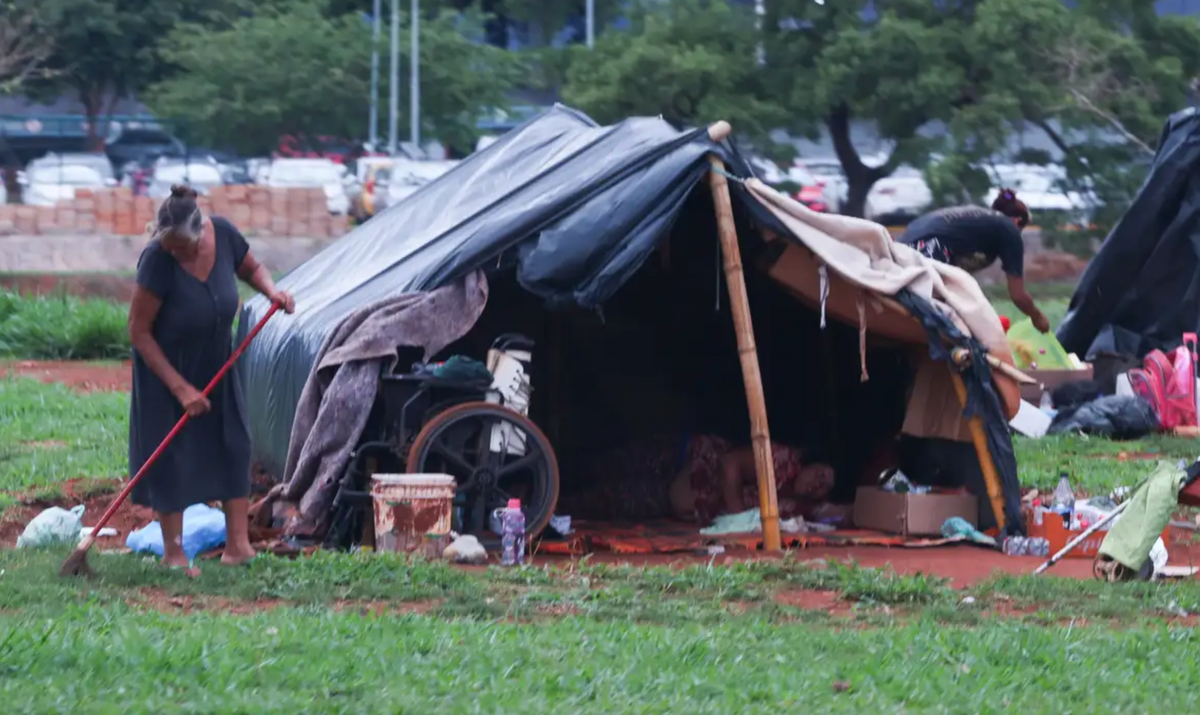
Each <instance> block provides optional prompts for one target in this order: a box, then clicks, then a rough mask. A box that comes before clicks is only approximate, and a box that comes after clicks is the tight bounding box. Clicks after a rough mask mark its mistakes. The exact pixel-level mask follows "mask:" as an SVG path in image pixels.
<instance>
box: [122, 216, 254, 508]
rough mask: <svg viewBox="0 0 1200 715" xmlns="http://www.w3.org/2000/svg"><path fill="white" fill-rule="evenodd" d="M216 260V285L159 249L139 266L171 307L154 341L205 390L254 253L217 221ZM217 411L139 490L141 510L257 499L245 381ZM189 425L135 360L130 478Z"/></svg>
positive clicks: (215, 396)
mask: <svg viewBox="0 0 1200 715" xmlns="http://www.w3.org/2000/svg"><path fill="white" fill-rule="evenodd" d="M212 224H213V229H214V233H215V235H216V252H217V254H216V260H215V262H214V264H213V269H212V273H210V274H209V276H208V279H207V280H205V281H200V280H199V279H198V278H196V277H195V276H193V275H192V274H191V273H188V272H187V271H186V270H184V269H183V267H182V266H180V265H179V263H178V262H177V261H176V260H175V259H174V258H172V257H171V254H169V253H168V252H167V251H166V250H165V249H163V248H162V246H160V245H159V244H158V242H157V241H152V242H151V243H150V244H149V245H147V246H146V248H145V250H143V251H142V256H141V258H140V259H139V260H138V268H137V283H138V285H139V286H141V287H142V288H144V289H146V290H148V291H150V292H151V293H153V294H154V295H156V296H158V298H159V299H160V300H161V301H162V307H161V308H160V309H159V311H158V317H157V318H155V320H154V327H153V333H154V339H155V340H156V341H158V344H159V346H160V347H161V348H162V351H163V353H164V354H165V355H166V356H167V360H169V361H170V362H171V365H172V366H173V367H174V368H175V369H176V370H177V371H179V374H180V375H182V376H183V378H184V379H185V380H187V381H188V382H189V383H191V385H192V386H193V387H195V388H196V389H197V390H203V389H204V387H205V385H207V384H208V382H209V380H211V379H212V378H213V376H214V375H216V374H217V371H218V370H220V369H221V366H222V365H224V364H225V361H226V360H227V359H229V355H230V353H231V352H232V351H233V348H232V332H231V331H232V328H233V320H234V316H235V315H236V314H237V312H238V289H237V275H236V274H237V268H238V266H240V265H241V263H242V260H243V259H244V258H245V257H246V253H247V252H248V251H249V250H250V246H249V244H247V243H246V239H245V237H243V236H242V234H241V233H240V232H239V231H238V230H237V228H236V227H234V225H233V224H232V223H230V222H229V221H227V220H225V219H223V218H220V217H217V216H214V217H212ZM209 400H210V402H211V403H212V410H211V411H210V412H208V413H206V414H204V415H201V416H200V417H195V418H192V419H190V420H188V422H187V424H186V425H184V427H183V429H182V430H181V431H180V433H179V434H178V435H177V436H176V437H175V439H174V441H172V442H171V444H170V446H168V447H167V448H166V450H165V451H164V452H163V453H162V455H160V456H159V458H158V460H157V461H156V462H155V463H154V465H153V466H151V467H150V470H149V472H147V474H146V476H145V477H143V478H142V480H141V481H140V482H139V483H138V485H137V486H136V487H135V488H134V490H133V501H134V503H135V504H140V505H143V506H148V507H151V508H153V509H154V510H155V511H158V512H161V513H167V514H169V513H174V512H181V511H183V510H184V509H185V508H187V507H189V506H191V505H192V504H198V503H201V502H210V501H225V500H228V499H237V498H239V497H246V496H249V494H250V432H249V430H248V429H247V426H246V410H245V406H244V404H243V402H242V395H241V390H240V389H239V385H238V380H237V376H236V374H235V373H234V372H232V371H231V372H229V373H227V374H226V375H225V377H224V378H222V379H221V382H220V383H219V384H218V385H217V386H216V387H215V388H214V389H213V391H212V393H211V394H210V395H209ZM182 416H183V406H182V405H180V404H179V401H178V400H176V399H175V397H174V396H173V395H172V394H171V391H170V390H169V389H167V386H166V385H165V384H164V383H163V381H162V380H160V379H159V378H158V376H157V375H155V374H154V372H153V371H151V370H150V367H149V366H148V365H147V364H146V361H145V360H143V359H142V356H141V355H139V354H138V352H137V351H136V350H134V351H133V394H132V397H131V400H130V405H129V473H130V475H133V474H136V473H137V470H138V469H140V468H141V467H142V465H143V464H145V462H146V459H147V458H148V457H149V456H150V455H151V453H153V452H154V450H155V449H157V448H158V445H159V444H160V443H161V442H162V440H163V438H165V437H166V436H167V433H168V432H170V431H171V428H172V427H174V426H175V423H176V422H177V421H178V420H179V418H180V417H182Z"/></svg>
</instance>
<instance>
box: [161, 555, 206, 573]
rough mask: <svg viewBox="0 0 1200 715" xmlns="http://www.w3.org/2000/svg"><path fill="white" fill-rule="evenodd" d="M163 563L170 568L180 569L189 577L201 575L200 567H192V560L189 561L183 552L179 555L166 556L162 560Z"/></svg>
mask: <svg viewBox="0 0 1200 715" xmlns="http://www.w3.org/2000/svg"><path fill="white" fill-rule="evenodd" d="M162 565H163V566H166V567H167V568H168V569H171V570H176V569H178V570H179V571H182V572H183V575H185V576H187V577H189V578H196V577H197V576H199V575H200V569H197V568H192V564H191V562H189V561H188V558H187V557H186V556H184V555H183V554H180V555H178V556H172V557H169V558H168V557H166V556H164V557H163V560H162Z"/></svg>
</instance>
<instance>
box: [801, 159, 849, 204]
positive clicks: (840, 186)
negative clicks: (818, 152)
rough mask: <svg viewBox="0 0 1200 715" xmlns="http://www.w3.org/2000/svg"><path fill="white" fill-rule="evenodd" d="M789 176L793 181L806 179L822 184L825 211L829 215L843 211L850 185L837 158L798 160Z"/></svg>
mask: <svg viewBox="0 0 1200 715" xmlns="http://www.w3.org/2000/svg"><path fill="white" fill-rule="evenodd" d="M788 176H790V177H792V180H793V181H796V179H797V178H800V177H805V178H806V179H807V180H808V181H814V182H815V183H818V184H820V185H821V198H822V201H823V202H824V203H825V207H826V208H825V210H826V211H827V212H829V213H838V212H840V211H841V208H842V202H843V201H845V200H846V189H847V186H848V185H847V183H846V174H845V173H844V172H843V171H842V162H840V161H838V159H837V158H836V157H822V158H816V159H796V161H795V162H794V163H793V165H792V168H791V169H790V170H789V171H788ZM809 177H811V178H809ZM797 183H799V184H802V185H805V184H804V182H803V181H797Z"/></svg>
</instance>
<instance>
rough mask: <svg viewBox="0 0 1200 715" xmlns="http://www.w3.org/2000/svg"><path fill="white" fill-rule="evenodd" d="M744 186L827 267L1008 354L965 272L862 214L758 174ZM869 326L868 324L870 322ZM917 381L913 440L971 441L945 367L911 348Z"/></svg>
mask: <svg viewBox="0 0 1200 715" xmlns="http://www.w3.org/2000/svg"><path fill="white" fill-rule="evenodd" d="M746 188H747V189H749V191H750V194H751V195H752V196H754V197H755V198H756V199H757V200H758V201H759V202H760V203H762V204H763V206H765V207H766V208H767V209H768V210H770V211H771V213H772V214H774V215H775V216H776V217H777V218H778V219H779V220H780V221H781V222H782V223H783V225H784V226H786V227H787V228H788V230H789V231H790V232H791V233H792V235H793V236H795V237H796V238H798V239H799V240H800V241H801V242H802V243H804V245H806V246H807V247H808V248H809V249H811V250H812V252H813V253H814V254H816V255H817V256H818V257H819V259H820V260H821V262H823V263H824V264H825V266H826V267H827V269H828V270H829V271H832V272H833V273H835V274H837V275H838V276H840V277H841V278H843V279H844V280H846V281H847V282H849V283H851V284H853V285H856V286H858V287H860V288H864V289H866V290H869V291H873V292H875V293H879V294H883V295H887V296H894V295H896V294H897V293H899V292H900V291H901V290H903V289H908V290H909V291H911V292H912V293H913V294H915V295H917V296H919V297H921V298H923V299H924V300H926V301H928V302H929V303H931V304H932V305H933V306H934V307H935V308H937V309H939V310H941V311H942V312H944V313H945V314H947V315H948V316H949V317H950V318H951V319H952V320H953V321H954V323H955V325H956V326H958V328H959V330H962V331H963V332H964V333H965V334H967V335H970V336H973V337H974V338H975V339H976V340H978V341H979V342H980V343H982V344H983V346H984V347H985V348H987V350H988V352H989V353H992V354H993V355H1009V356H1010V357H1011V351H1010V349H1009V347H1008V340H1007V339H1006V338H1005V335H1004V328H1003V327H1002V326H1001V325H1000V318H999V316H997V315H996V311H995V309H993V308H992V304H991V303H990V302H989V301H988V299H987V297H986V296H985V295H984V294H983V291H982V290H981V289H980V288H979V284H978V283H977V282H976V281H975V279H974V278H973V277H972V276H971V275H970V274H969V273H967V272H966V271H963V270H961V269H959V268H955V267H954V266H950V265H946V264H944V263H940V262H938V261H934V260H932V259H930V258H926V257H925V256H922V255H921V254H919V253H917V251H915V250H914V249H912V248H911V247H909V246H906V245H904V244H901V243H897V242H895V241H894V240H892V237H891V234H889V233H888V231H887V229H886V228H884V227H883V226H881V225H879V224H877V223H875V222H873V221H867V220H865V219H860V218H852V217H850V216H838V215H834V214H825V213H818V212H816V211H812V210H811V209H809V208H808V207H806V206H804V205H803V204H801V203H800V202H798V201H795V200H794V199H791V198H790V197H788V196H785V195H784V194H781V193H779V192H778V191H775V190H774V189H772V188H770V187H769V186H767V185H766V184H763V183H762V182H761V181H759V180H758V179H749V180H747V181H746ZM868 329H869V326H868ZM914 360H915V361H916V379H915V380H914V385H913V396H912V398H911V399H910V400H909V409H908V413H907V415H906V416H905V421H904V428H903V431H904V433H905V434H910V435H912V436H915V437H941V438H945V439H955V440H958V441H966V440H967V439H969V437H968V432H967V429H966V424H965V422H966V421H965V420H963V419H962V410H961V407H960V406H959V402H958V397H957V395H956V394H955V392H954V386H953V384H952V383H951V381H950V380H949V379H946V371H947V370H948V369H949V368H948V367H947V366H946V365H945V364H938V363H934V362H933V361H932V360H931V359H930V358H929V357H928V354H927V352H925V351H914Z"/></svg>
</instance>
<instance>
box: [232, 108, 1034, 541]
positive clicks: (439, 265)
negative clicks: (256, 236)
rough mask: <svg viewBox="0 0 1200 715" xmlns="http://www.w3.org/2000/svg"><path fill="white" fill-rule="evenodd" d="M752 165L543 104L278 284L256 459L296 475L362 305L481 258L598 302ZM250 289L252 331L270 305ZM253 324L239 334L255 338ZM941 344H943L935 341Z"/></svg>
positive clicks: (567, 297) (979, 385)
mask: <svg viewBox="0 0 1200 715" xmlns="http://www.w3.org/2000/svg"><path fill="white" fill-rule="evenodd" d="M710 153H716V154H718V155H719V156H721V157H723V158H724V160H725V162H726V164H727V167H728V168H729V170H730V172H732V173H734V174H736V175H739V176H747V175H749V172H750V169H749V166H748V165H747V164H746V162H745V161H744V160H743V158H742V157H741V155H740V154H739V153H738V151H737V150H736V148H735V147H734V146H733V145H716V144H714V143H713V142H712V141H711V140H709V138H708V136H707V134H706V133H705V131H704V130H703V129H697V130H692V131H686V132H683V131H679V130H677V129H675V128H673V127H672V126H671V125H670V124H668V123H667V122H665V121H663V120H661V119H652V118H637V119H629V120H626V121H624V122H622V123H620V124H617V125H614V126H609V127H602V126H599V125H597V124H596V123H595V122H594V121H592V120H591V119H590V118H588V117H587V116H585V115H583V114H582V113H580V112H578V111H575V110H572V109H569V108H566V107H562V106H558V107H555V108H553V109H551V110H549V111H548V112H546V113H544V114H541V115H539V116H537V117H535V118H533V119H531V120H529V121H528V122H526V123H525V124H523V125H521V126H520V127H518V128H516V129H514V130H512V131H511V132H509V133H508V134H505V135H504V136H503V137H501V139H500V140H499V141H497V142H495V143H494V144H492V145H491V146H489V147H487V148H486V149H484V150H483V151H481V152H478V153H476V154H473V155H472V156H471V157H470V158H468V159H466V160H465V161H463V162H462V163H461V164H459V165H458V166H456V167H455V168H454V169H452V170H451V171H449V172H447V173H446V174H445V175H443V176H442V177H440V178H439V179H437V180H436V181H434V182H431V183H430V184H428V185H426V186H425V187H423V188H422V189H421V190H420V191H418V192H416V193H414V194H412V195H411V196H409V197H408V198H407V199H405V200H404V201H402V202H400V203H398V204H396V205H395V206H392V207H390V208H389V209H387V210H386V211H384V212H383V213H381V214H379V215H378V216H376V217H375V218H372V219H371V220H370V221H368V222H367V223H366V224H364V225H363V226H360V227H359V228H357V229H355V230H354V231H352V232H351V233H350V234H348V235H346V236H345V237H343V238H342V239H340V240H338V241H337V242H336V243H334V244H333V245H331V246H330V247H328V248H326V249H325V250H324V251H322V252H321V253H320V254H318V255H317V256H315V257H313V258H312V259H310V260H309V261H307V262H306V263H304V264H303V265H301V266H300V267H298V268H296V269H295V270H294V271H292V272H291V273H289V274H287V275H286V276H284V277H283V278H282V279H281V280H280V281H279V282H278V284H279V287H280V288H281V289H284V290H287V291H290V292H291V293H292V294H293V295H294V296H295V298H296V313H295V314H294V315H291V316H284V315H279V316H277V317H275V318H274V319H272V320H271V321H270V322H269V323H268V324H267V325H266V327H265V328H264V329H263V330H262V332H261V333H259V335H258V337H257V338H255V340H254V342H253V343H251V345H250V347H249V348H248V349H247V350H246V353H245V354H244V355H243V357H242V361H241V365H240V366H239V368H240V369H239V374H240V377H241V379H242V382H243V386H244V388H245V396H246V404H247V416H248V418H249V423H250V424H249V427H250V434H251V437H252V438H253V440H254V447H255V457H256V458H257V459H259V460H260V461H261V462H262V463H263V466H264V467H265V468H266V469H267V470H268V471H269V472H271V473H274V474H277V475H282V470H283V465H284V462H285V460H286V457H287V448H288V439H289V437H290V434H291V426H292V419H293V417H294V414H295V408H296V404H297V402H298V401H299V399H300V392H301V390H302V389H303V387H304V383H305V381H306V380H307V378H308V375H309V372H310V370H311V369H312V365H313V361H314V360H315V358H316V355H317V354H318V352H319V350H320V347H321V344H322V342H323V341H324V340H325V338H326V336H327V335H329V334H330V333H331V332H332V331H333V330H334V329H335V328H336V327H337V325H338V324H339V323H340V322H341V321H342V320H343V319H344V318H345V317H346V316H347V315H348V314H349V313H350V312H351V311H353V310H355V309H357V308H360V307H362V306H364V305H368V304H370V303H373V302H376V301H379V300H382V299H385V298H390V297H394V296H397V295H401V294H403V293H408V292H412V291H420V290H430V289H432V288H436V287H438V286H440V285H443V284H445V283H446V282H447V281H450V280H453V279H454V278H457V277H460V276H462V275H464V274H466V273H468V272H470V271H472V270H475V269H477V268H489V267H495V266H501V265H511V266H515V268H516V270H517V277H518V280H519V281H520V283H521V285H522V286H523V287H524V288H525V289H527V290H529V291H531V292H532V293H534V294H535V295H538V296H539V297H541V298H543V299H544V300H546V301H547V302H548V303H549V304H551V305H567V304H572V303H573V304H576V305H579V306H580V307H583V308H590V309H600V308H601V307H602V306H603V304H604V302H605V301H606V300H607V299H608V298H609V297H611V296H612V295H613V294H614V293H615V292H616V291H617V290H618V289H619V288H620V287H621V286H622V285H623V284H624V283H625V282H626V281H627V280H628V279H629V278H630V277H631V276H632V275H633V274H634V273H635V272H636V271H637V270H638V268H640V267H641V266H642V264H643V263H644V262H645V260H646V259H647V258H648V257H649V256H650V255H651V253H653V251H654V250H655V248H656V247H657V245H658V242H659V240H660V239H661V238H662V236H663V235H665V234H666V233H667V232H668V231H669V230H670V228H671V225H672V223H673V222H674V220H675V218H676V217H677V216H678V214H679V212H680V210H681V209H682V207H683V205H684V203H685V200H686V199H687V197H688V195H689V194H690V192H691V191H693V190H694V189H696V187H697V182H698V181H699V180H700V179H701V177H702V176H703V175H704V173H705V172H706V171H708V168H709V165H708V162H707V159H706V156H707V155H708V154H710ZM730 189H731V193H732V195H733V196H734V197H735V200H739V202H740V203H741V204H742V205H743V206H744V207H746V208H748V209H749V213H750V215H751V216H752V217H753V219H754V221H755V222H756V223H758V224H759V225H760V226H764V227H768V228H771V229H772V230H774V231H775V232H776V233H777V234H779V235H788V232H787V230H786V229H785V228H784V227H783V225H782V224H781V223H780V222H779V221H778V220H777V219H776V218H775V217H774V215H773V214H771V213H770V212H769V211H768V210H766V208H765V207H763V206H762V205H761V204H759V203H758V201H756V200H755V199H753V198H752V197H751V196H750V195H749V194H748V193H747V192H746V191H745V190H744V189H743V188H742V187H740V186H739V185H738V184H737V183H731V186H730ZM901 299H902V302H903V303H904V304H905V306H906V307H908V308H909V310H910V311H912V312H913V314H914V315H916V316H918V317H919V318H920V319H921V321H922V323H923V324H924V325H925V326H926V328H927V330H928V331H929V332H930V337H931V341H932V342H931V345H933V347H932V348H931V349H932V350H935V351H938V350H941V351H942V352H943V353H944V349H943V348H941V347H940V346H941V337H942V336H945V337H947V338H948V339H950V340H951V341H952V342H953V343H954V344H956V345H963V346H965V347H969V348H970V349H971V350H972V352H974V353H977V355H981V353H980V352H979V351H981V350H982V348H981V347H980V346H979V344H978V343H977V342H975V341H972V340H969V339H967V338H965V337H964V336H963V335H962V334H961V333H960V332H959V331H958V330H957V329H956V328H955V327H954V325H953V324H952V323H951V322H950V321H949V320H948V319H947V318H946V317H945V316H943V315H941V314H940V313H938V312H937V311H936V310H935V309H934V308H933V307H932V306H931V305H929V304H927V303H925V302H924V301H921V300H920V299H918V298H916V297H915V296H911V295H907V294H906V295H902V296H901ZM266 309H267V304H266V301H265V299H263V298H262V297H255V298H254V299H252V300H250V301H247V303H246V305H245V308H244V309H243V312H242V316H241V321H240V326H241V327H240V330H239V332H240V333H242V335H244V333H245V332H246V331H247V330H248V329H249V326H251V325H253V324H254V323H255V322H257V321H258V319H259V318H260V317H261V316H262V315H263V314H264V313H265V311H266ZM242 335H239V339H240V338H241V337H242ZM935 354H941V353H936V352H935ZM976 364H977V365H983V369H982V370H974V371H968V372H967V373H966V374H965V379H966V382H967V385H968V390H969V405H968V409H969V410H970V411H971V412H970V413H971V414H974V411H975V410H981V411H982V413H983V415H984V417H985V421H986V423H987V425H988V439H989V444H990V446H991V448H992V452H993V457H994V459H995V462H996V467H997V470H998V471H999V473H1000V475H1001V478H1002V480H1003V482H1004V487H1005V491H1006V495H1007V502H1006V510H1007V511H1008V512H1010V513H1009V516H1008V520H1009V523H1010V524H1019V523H1021V521H1020V517H1019V506H1020V502H1019V499H1020V491H1019V489H1018V486H1017V474H1016V459H1015V457H1014V456H1013V451H1012V442H1011V439H1010V438H1009V434H1008V425H1007V420H1005V419H1004V415H1003V410H1002V408H1001V407H1000V403H999V398H998V397H997V396H996V393H995V392H994V390H993V389H992V387H991V373H990V370H989V369H987V363H986V362H985V361H983V360H982V359H981V360H978V361H976Z"/></svg>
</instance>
